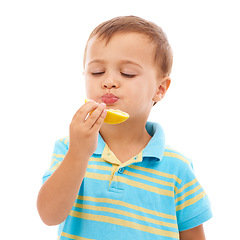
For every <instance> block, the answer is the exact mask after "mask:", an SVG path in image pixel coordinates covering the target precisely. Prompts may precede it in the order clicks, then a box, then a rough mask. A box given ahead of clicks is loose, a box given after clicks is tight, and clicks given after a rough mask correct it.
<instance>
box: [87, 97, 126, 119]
mask: <svg viewBox="0 0 240 240" xmlns="http://www.w3.org/2000/svg"><path fill="white" fill-rule="evenodd" d="M87 101H88V99H85V103H86V102H87ZM128 118H129V114H128V113H126V112H123V111H121V110H118V109H107V116H106V117H105V119H104V122H105V123H109V124H118V123H122V122H124V121H126V120H127V119H128Z"/></svg>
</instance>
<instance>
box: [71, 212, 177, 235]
mask: <svg viewBox="0 0 240 240" xmlns="http://www.w3.org/2000/svg"><path fill="white" fill-rule="evenodd" d="M69 215H70V216H72V217H77V218H82V219H86V220H91V221H97V222H105V223H110V224H115V225H119V226H123V227H128V228H133V229H137V230H139V231H143V232H148V233H152V234H156V235H160V236H165V237H172V238H176V239H178V237H179V234H178V233H177V232H173V231H166V230H161V229H158V228H154V227H149V226H146V225H143V224H139V223H135V222H131V221H127V220H123V219H118V218H114V217H108V216H103V215H96V214H90V213H82V212H76V211H72V210H71V211H70V214H69Z"/></svg>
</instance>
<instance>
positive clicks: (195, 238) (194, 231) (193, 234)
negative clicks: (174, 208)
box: [180, 224, 206, 240]
mask: <svg viewBox="0 0 240 240" xmlns="http://www.w3.org/2000/svg"><path fill="white" fill-rule="evenodd" d="M180 240H206V238H205V234H204V230H203V225H202V224H201V225H199V226H197V227H195V228H191V229H189V230H186V231H182V232H180Z"/></svg>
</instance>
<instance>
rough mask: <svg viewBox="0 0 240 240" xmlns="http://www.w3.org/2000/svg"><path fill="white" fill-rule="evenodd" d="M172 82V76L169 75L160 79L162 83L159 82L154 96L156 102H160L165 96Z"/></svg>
mask: <svg viewBox="0 0 240 240" xmlns="http://www.w3.org/2000/svg"><path fill="white" fill-rule="evenodd" d="M170 83H171V78H170V77H169V76H166V77H164V78H162V79H161V80H160V84H159V86H158V88H157V89H156V92H155V94H154V96H153V101H154V102H159V101H161V100H162V99H163V98H164V96H165V94H166V92H167V90H168V88H169V86H170Z"/></svg>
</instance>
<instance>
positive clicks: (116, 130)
mask: <svg viewBox="0 0 240 240" xmlns="http://www.w3.org/2000/svg"><path fill="white" fill-rule="evenodd" d="M145 125H146V122H145V121H142V122H139V123H136V122H134V123H131V122H124V123H121V124H114V125H111V124H106V123H104V124H103V125H102V127H101V130H100V134H101V136H102V138H103V139H104V141H105V142H106V144H107V145H108V146H109V147H110V148H111V146H119V147H124V146H132V145H142V144H143V145H144V143H145V142H146V141H147V142H148V141H149V140H150V138H151V136H150V135H149V134H148V132H147V130H146V128H145Z"/></svg>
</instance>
